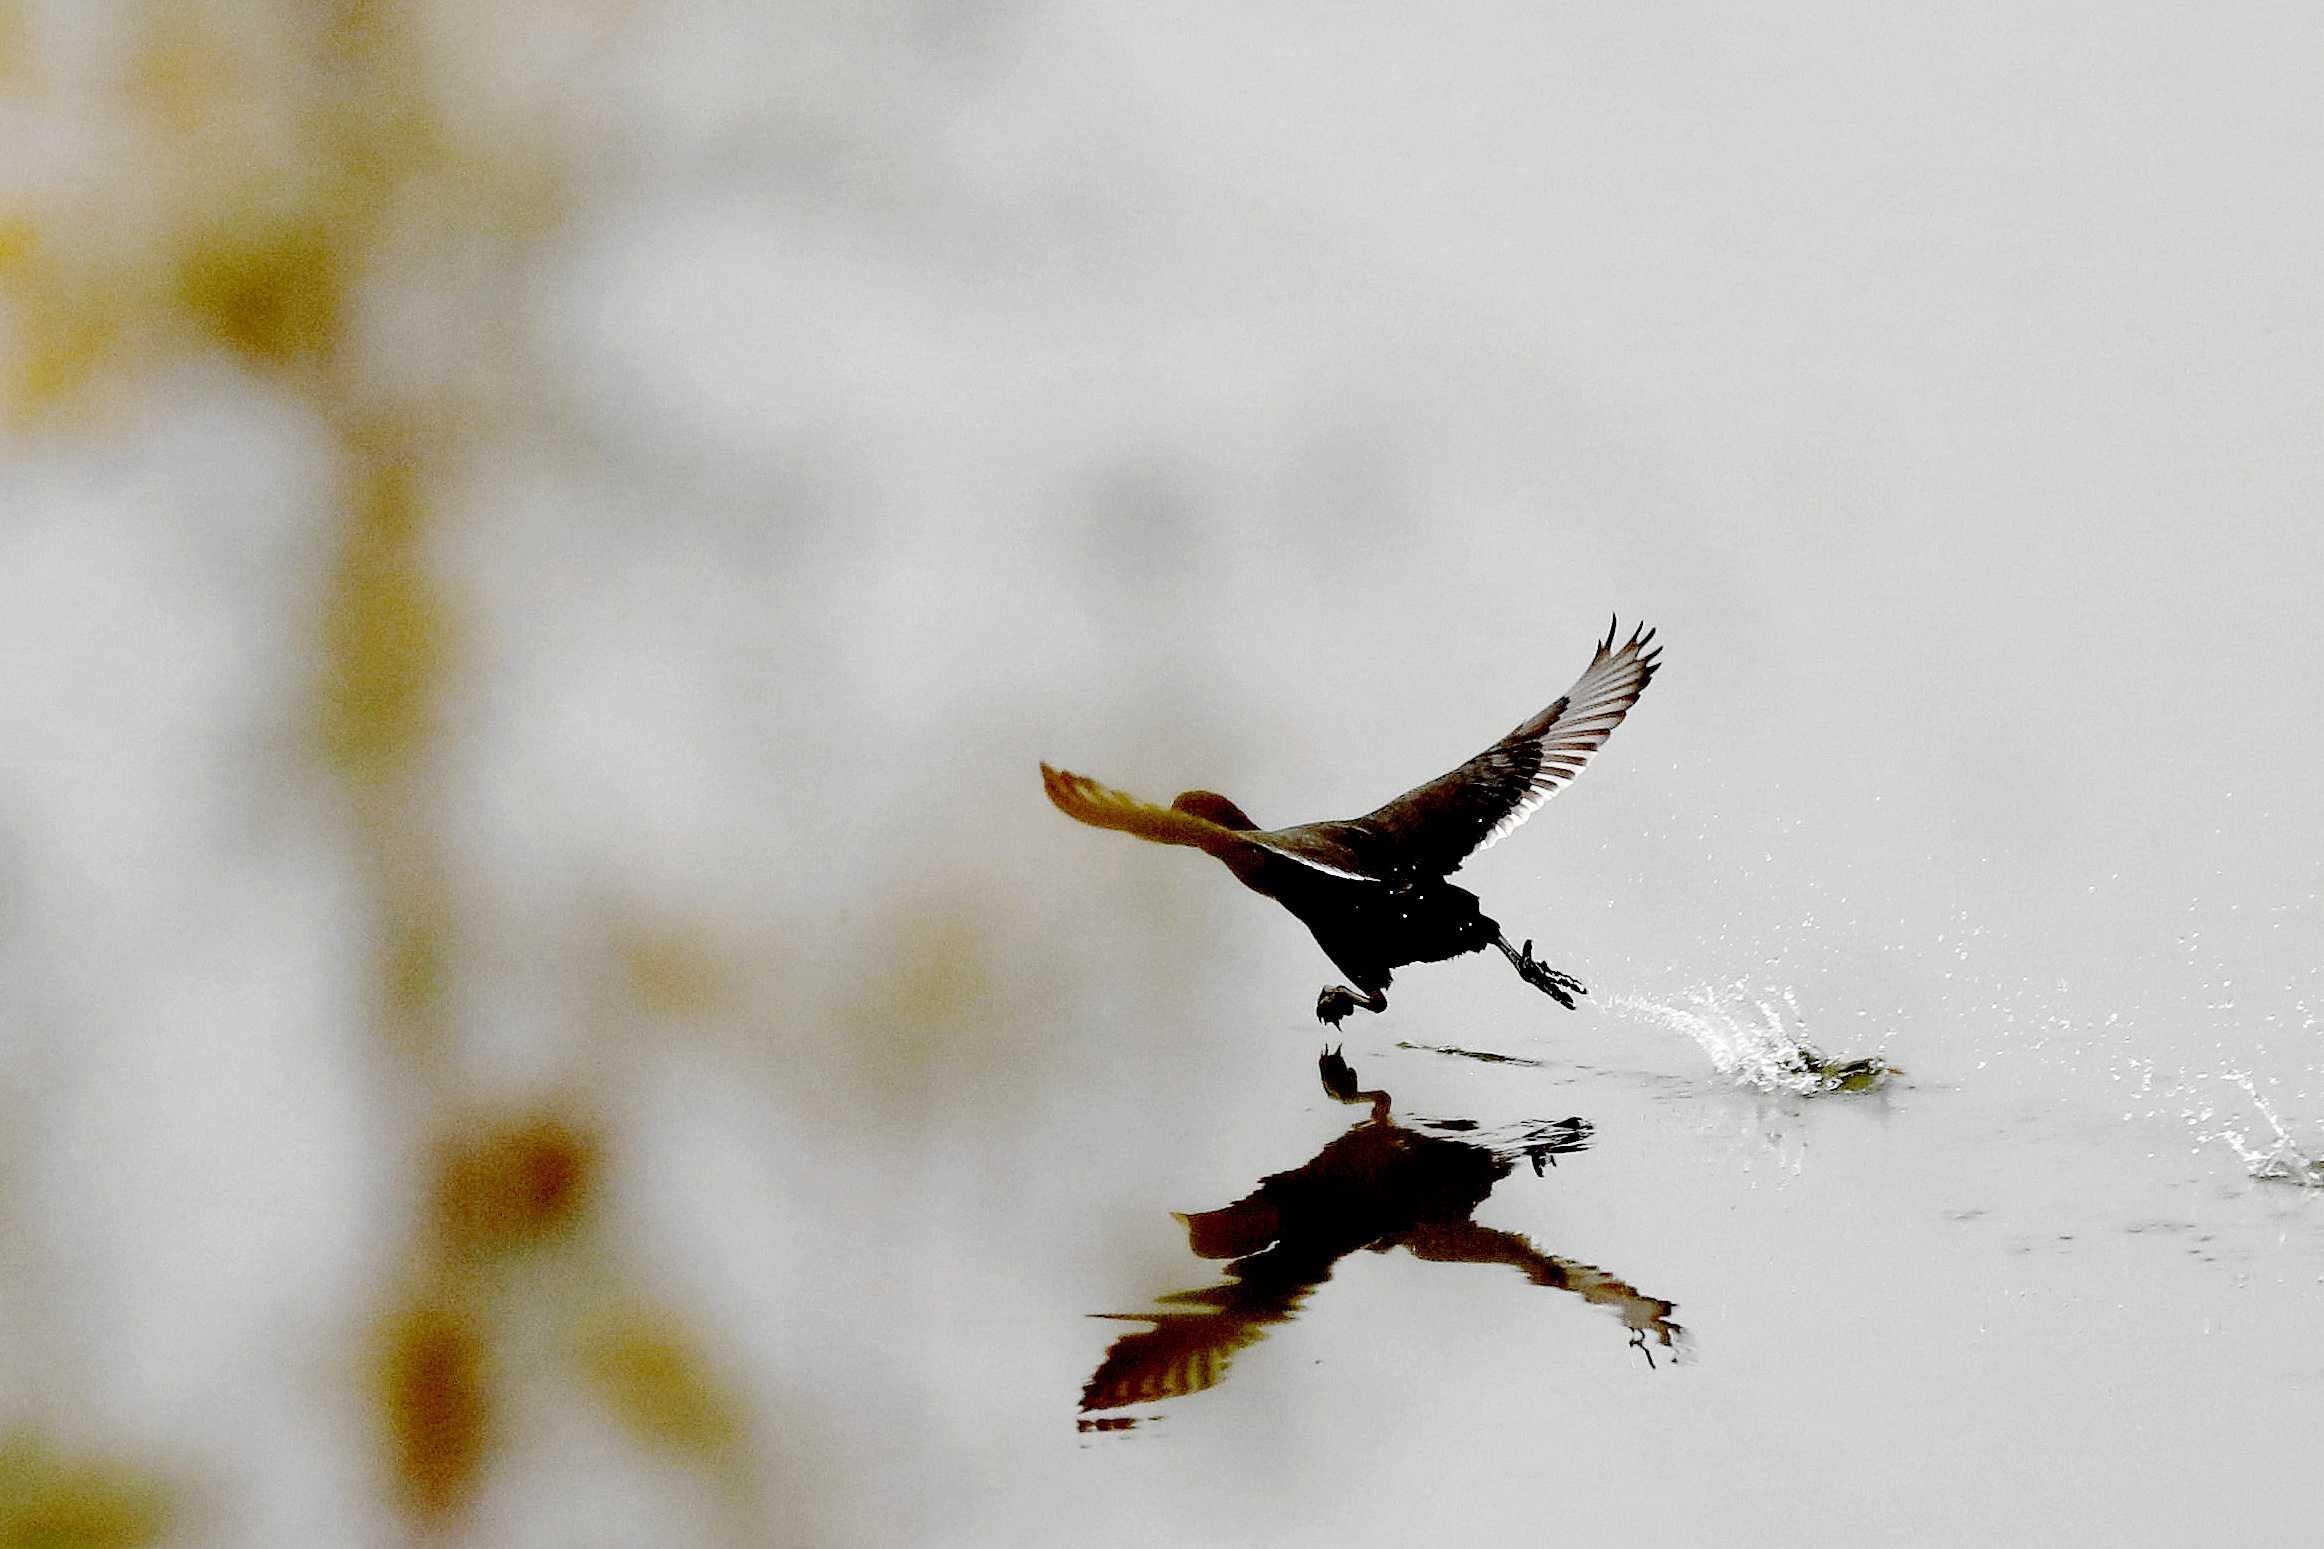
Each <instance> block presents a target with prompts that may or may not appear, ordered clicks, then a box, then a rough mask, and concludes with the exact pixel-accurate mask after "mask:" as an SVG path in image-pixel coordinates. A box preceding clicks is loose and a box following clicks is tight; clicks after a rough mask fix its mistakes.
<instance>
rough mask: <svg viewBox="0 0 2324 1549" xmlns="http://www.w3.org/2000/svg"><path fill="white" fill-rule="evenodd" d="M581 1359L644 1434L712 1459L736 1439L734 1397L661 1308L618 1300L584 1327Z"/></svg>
mask: <svg viewBox="0 0 2324 1549" xmlns="http://www.w3.org/2000/svg"><path fill="white" fill-rule="evenodd" d="M581 1364H582V1369H583V1370H584V1371H586V1372H587V1373H588V1374H589V1377H590V1380H591V1381H592V1382H593V1383H594V1384H595V1385H596V1388H597V1391H598V1393H599V1394H600V1396H602V1397H603V1398H604V1400H605V1402H606V1404H607V1406H608V1407H610V1408H611V1409H612V1410H613V1412H614V1414H615V1415H616V1416H617V1417H618V1418H619V1419H620V1420H621V1422H622V1424H624V1425H626V1426H627V1427H629V1429H630V1430H631V1431H632V1432H634V1433H635V1434H636V1435H637V1436H639V1437H640V1438H641V1439H643V1440H646V1441H650V1442H653V1443H656V1444H659V1445H662V1446H668V1447H674V1448H676V1449H677V1450H679V1451H681V1452H686V1453H690V1454H692V1455H694V1456H696V1457H699V1458H702V1459H704V1460H706V1461H716V1460H718V1459H720V1458H722V1457H724V1456H725V1455H726V1454H728V1453H729V1452H730V1451H731V1450H732V1449H733V1448H734V1446H735V1445H736V1444H737V1443H738V1442H739V1441H740V1440H741V1439H742V1428H743V1427H742V1419H741V1416H740V1414H739V1412H738V1410H737V1407H736V1405H735V1403H734V1400H733V1399H732V1398H731V1397H730V1396H729V1395H728V1393H727V1392H726V1390H725V1388H724V1385H723V1384H721V1383H720V1382H719V1381H718V1380H717V1378H716V1376H715V1374H714V1373H713V1372H712V1371H711V1369H710V1367H709V1365H708V1363H707V1362H705V1361H704V1360H703V1358H702V1354H701V1352H700V1351H699V1350H697V1349H696V1348H695V1346H694V1343H693V1341H692V1340H690V1339H689V1338H688V1337H687V1335H686V1332H685V1330H684V1329H683V1328H681V1327H680V1326H679V1324H678V1322H677V1320H676V1319H675V1318H673V1317H671V1316H670V1315H669V1314H667V1313H664V1312H661V1311H659V1310H657V1309H654V1308H650V1307H640V1306H632V1307H625V1308H622V1309H621V1310H620V1311H618V1312H617V1313H615V1314H613V1315H612V1316H609V1317H607V1318H606V1319H604V1320H603V1321H602V1322H601V1323H600V1324H599V1325H598V1326H597V1327H596V1328H594V1329H592V1330H591V1331H590V1333H589V1335H588V1337H587V1338H586V1340H585V1341H584V1342H583V1344H582V1348H581Z"/></svg>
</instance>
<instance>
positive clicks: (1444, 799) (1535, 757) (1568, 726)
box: [1356, 624, 1662, 871]
mask: <svg viewBox="0 0 2324 1549" xmlns="http://www.w3.org/2000/svg"><path fill="white" fill-rule="evenodd" d="M1617 628H1619V625H1618V624H1617V625H1615V626H1611V627H1609V628H1608V629H1607V631H1606V638H1605V639H1604V640H1603V641H1601V642H1600V643H1599V645H1598V654H1597V655H1596V656H1594V657H1592V658H1591V660H1590V666H1589V670H1588V671H1586V672H1584V673H1583V674H1582V675H1581V676H1580V677H1579V678H1577V679H1576V680H1575V681H1574V686H1573V687H1572V688H1569V689H1567V690H1566V691H1565V694H1564V695H1563V696H1562V697H1561V698H1560V699H1559V700H1558V701H1557V702H1556V703H1555V704H1553V705H1551V706H1550V707H1549V708H1548V709H1546V710H1543V711H1542V712H1541V713H1540V714H1539V715H1536V716H1534V717H1532V718H1531V719H1530V720H1528V721H1526V722H1525V723H1524V724H1523V725H1522V726H1519V727H1517V728H1516V729H1515V730H1513V731H1511V732H1510V733H1509V735H1508V736H1506V737H1503V738H1502V739H1501V740H1500V741H1499V742H1496V743H1494V744H1493V745H1492V746H1491V747H1489V748H1487V749H1486V750H1485V751H1484V752H1482V753H1479V754H1478V755H1477V756H1476V757H1475V758H1472V759H1470V760H1469V761H1468V762H1467V763H1465V764H1463V765H1461V766H1460V767H1459V768H1458V769H1455V770H1453V771H1452V772H1451V773H1450V774H1446V775H1443V776H1440V777H1439V778H1437V779H1434V780H1431V781H1429V782H1428V783H1427V784H1426V785H1421V786H1415V787H1414V788H1413V789H1411V790H1409V791H1406V792H1405V793H1404V794H1403V795H1401V796H1399V797H1397V798H1396V799H1395V800H1394V801H1392V802H1389V803H1388V804H1387V805H1386V806H1383V807H1381V808H1379V809H1378V810H1376V811H1373V812H1368V813H1366V814H1365V815H1364V816H1363V817H1360V818H1358V819H1357V820H1356V822H1357V823H1359V824H1361V825H1362V826H1364V827H1366V828H1370V829H1373V830H1375V831H1377V832H1378V833H1380V834H1381V835H1383V836H1384V837H1386V838H1387V839H1389V840H1390V841H1392V842H1393V845H1394V847H1395V849H1396V850H1397V851H1398V852H1399V854H1400V855H1402V856H1404V857H1405V858H1407V859H1408V860H1409V861H1410V862H1411V863H1414V864H1418V865H1422V866H1427V867H1433V868H1435V869H1437V870H1439V871H1451V870H1453V869H1455V868H1456V867H1458V866H1459V865H1460V864H1461V862H1462V861H1464V860H1466V859H1468V858H1469V857H1470V856H1471V855H1474V854H1475V853H1476V852H1477V851H1479V850H1482V849H1485V848H1486V847H1488V846H1489V845H1491V844H1493V843H1494V842H1495V841H1496V840H1498V839H1500V838H1501V836H1502V835H1504V834H1506V833H1508V832H1509V831H1510V830H1511V829H1513V828H1515V827H1516V826H1517V825H1518V824H1520V823H1522V822H1524V821H1525V820H1526V819H1527V818H1529V817H1531V816H1532V815H1533V814H1534V813H1535V812H1536V811H1537V810H1538V809H1539V808H1540V806H1541V804H1542V803H1543V802H1545V801H1547V800H1549V798H1550V797H1552V796H1554V795H1556V794H1557V793H1558V792H1559V791H1560V790H1562V789H1564V787H1565V785H1566V783H1567V782H1568V781H1570V780H1572V779H1573V777H1574V776H1575V775H1577V774H1579V773H1581V770H1582V766H1583V765H1584V764H1586V763H1588V762H1589V758H1590V755H1591V754H1592V753H1595V752H1597V751H1598V749H1600V748H1602V747H1604V746H1605V745H1606V739H1607V737H1609V736H1611V735H1612V734H1613V731H1614V728H1615V727H1617V726H1619V725H1621V724H1622V717H1623V716H1625V715H1627V714H1629V713H1630V707H1631V706H1632V705H1634V704H1636V703H1637V702H1638V696H1639V695H1640V694H1642V693H1644V692H1646V685H1647V684H1648V683H1650V682H1652V681H1653V679H1654V673H1655V669H1656V667H1657V666H1658V664H1659V659H1660V658H1661V656H1662V652H1661V650H1660V648H1655V649H1651V650H1650V649H1648V647H1650V646H1652V645H1653V643H1654V631H1653V630H1651V629H1649V630H1644V631H1637V630H1634V631H1632V632H1631V635H1630V638H1629V639H1628V640H1627V641H1625V642H1623V644H1622V645H1621V646H1620V647H1619V648H1617V647H1616V646H1615V644H1614V635H1615V630H1616V629H1617Z"/></svg>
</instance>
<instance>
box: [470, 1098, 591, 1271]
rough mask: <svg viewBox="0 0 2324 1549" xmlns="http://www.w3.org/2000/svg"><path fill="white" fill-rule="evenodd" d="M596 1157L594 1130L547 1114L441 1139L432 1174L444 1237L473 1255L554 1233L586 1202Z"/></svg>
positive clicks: (522, 1243) (576, 1214) (525, 1242)
mask: <svg viewBox="0 0 2324 1549" xmlns="http://www.w3.org/2000/svg"><path fill="white" fill-rule="evenodd" d="M600 1158H601V1148H600V1146H599V1143H598V1140H597V1137H596V1136H595V1135H594V1134H591V1133H590V1132H588V1131H587V1130H584V1129H582V1128H581V1127H580V1126H579V1125H578V1124H576V1123H575V1122H573V1121H571V1120H569V1119H566V1118H563V1117H560V1116H559V1115H556V1114H553V1113H534V1114H527V1115H525V1116H523V1117H521V1118H516V1119H512V1120H509V1121H507V1122H504V1123H497V1124H492V1125H489V1126H487V1127H485V1128H484V1129H483V1130H482V1131H481V1132H480V1133H478V1134H476V1135H473V1136H467V1137H461V1138H459V1139H455V1140H450V1141H447V1142H445V1143H444V1144H443V1145H442V1146H441V1147H440V1148H439V1150H438V1153H437V1157H436V1177H435V1197H436V1217H437V1221H438V1222H439V1224H440V1225H441V1226H442V1229H443V1232H444V1238H445V1240H446V1241H447V1242H448V1243H450V1244H452V1245H453V1246H454V1247H455V1248H456V1249H458V1250H459V1251H461V1252H463V1253H465V1254H468V1255H471V1256H474V1255H478V1254H482V1253H490V1252H497V1251H502V1250H506V1249H509V1248H514V1247H521V1246H523V1245H525V1244H528V1243H532V1242H537V1241H539V1240H540V1239H542V1238H544V1237H548V1236H552V1235H554V1234H556V1233H558V1232H562V1231H563V1230H565V1229H566V1228H567V1227H569V1226H571V1225H572V1224H573V1222H574V1220H575V1219H576V1218H577V1217H578V1216H579V1215H580V1213H581V1211H582V1210H583V1208H584V1207H585V1206H586V1205H587V1203H588V1201H589V1197H590V1194H591V1192H592V1190H593V1189H594V1188H595V1185H596V1181H597V1173H598V1167H599V1163H600Z"/></svg>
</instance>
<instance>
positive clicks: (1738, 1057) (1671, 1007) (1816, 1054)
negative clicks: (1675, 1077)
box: [1612, 980, 1897, 1097]
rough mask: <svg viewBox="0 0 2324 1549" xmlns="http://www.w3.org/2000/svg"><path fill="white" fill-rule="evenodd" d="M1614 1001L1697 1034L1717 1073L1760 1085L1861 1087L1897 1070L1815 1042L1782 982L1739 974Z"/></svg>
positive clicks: (1819, 1090) (1806, 1090) (1878, 1059)
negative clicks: (1762, 983)
mask: <svg viewBox="0 0 2324 1549" xmlns="http://www.w3.org/2000/svg"><path fill="white" fill-rule="evenodd" d="M1612 1005H1613V1006H1614V1008H1615V1009H1617V1010H1620V1011H1625V1012H1629V1013H1631V1014H1632V1015H1634V1016H1636V1017H1638V1018H1639V1019H1640V1020H1642V1021H1645V1022H1647V1023H1649V1024H1651V1025H1653V1026H1655V1027H1659V1028H1662V1029H1663V1030H1664V1031H1666V1032H1673V1033H1679V1034H1682V1035H1684V1036H1685V1037H1688V1038H1691V1039H1693V1040H1694V1042H1695V1044H1696V1045H1697V1046H1698V1047H1699V1048H1701V1049H1702V1051H1703V1052H1704V1053H1705V1054H1707V1055H1709V1056H1710V1060H1711V1064H1712V1066H1713V1067H1714V1068H1716V1069H1717V1070H1718V1072H1719V1074H1721V1075H1723V1076H1727V1077H1731V1078H1732V1079H1733V1080H1734V1081H1735V1082H1736V1084H1737V1085H1739V1086H1750V1087H1756V1088H1758V1089H1759V1090H1760V1091H1762V1092H1792V1093H1796V1094H1797V1095H1799V1096H1801V1097H1814V1096H1818V1095H1821V1094H1823V1093H1826V1092H1864V1091H1871V1090H1872V1089H1874V1088H1876V1087H1880V1086H1884V1085H1886V1084H1887V1081H1888V1078H1889V1077H1891V1076H1893V1075H1895V1074H1896V1073H1897V1072H1896V1068H1895V1067H1894V1066H1892V1065H1890V1064H1889V1063H1888V1061H1887V1060H1886V1059H1885V1058H1884V1057H1882V1056H1880V1055H1871V1056H1868V1057H1864V1058H1857V1059H1844V1060H1836V1059H1833V1058H1831V1057H1829V1056H1828V1055H1826V1054H1825V1053H1824V1052H1823V1051H1822V1050H1821V1049H1818V1048H1817V1047H1816V1046H1815V1045H1814V1044H1812V1043H1810V1042H1809V1041H1808V1040H1807V1038H1806V1037H1805V1036H1804V1035H1803V1034H1802V1033H1801V1032H1800V1030H1799V1029H1800V1024H1801V1023H1802V1022H1804V1021H1805V1020H1806V1019H1805V1017H1804V1016H1803V1015H1802V1014H1801V1012H1800V1008H1799V1001H1798V1000H1797V998H1796V997H1795V996H1794V995H1793V993H1792V991H1791V990H1790V989H1789V988H1785V987H1780V986H1779V987H1755V986H1753V985H1751V984H1750V983H1748V982H1747V981H1744V980H1737V981H1735V982H1734V983H1732V984H1729V985H1726V986H1723V987H1718V986H1712V985H1709V984H1705V985H1702V986H1700V987H1698V988H1696V989H1692V990H1688V991H1685V992H1684V993H1683V994H1682V995H1681V996H1680V998H1678V999H1676V1000H1657V999H1653V998H1651V997H1648V996H1644V995H1626V996H1621V997H1618V998H1616V999H1615V1000H1614V1001H1613V1002H1612Z"/></svg>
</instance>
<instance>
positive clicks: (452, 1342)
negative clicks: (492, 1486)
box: [379, 1293, 493, 1522]
mask: <svg viewBox="0 0 2324 1549" xmlns="http://www.w3.org/2000/svg"><path fill="white" fill-rule="evenodd" d="M380 1352H381V1353H380V1366H379V1393H380V1407H381V1409H382V1411H383V1415H382V1418H383V1420H384V1421H385V1425H386V1431H387V1443H388V1451H389V1459H388V1461H389V1469H390V1473H391V1475H392V1483H393V1486H394V1489H395V1492H396V1494H397V1495H398V1496H399V1497H400V1498H401V1499H402V1501H403V1503H404V1506H405V1508H406V1509H407V1510H409V1511H410V1512H411V1513H412V1515H414V1516H415V1517H418V1518H419V1519H421V1520H422V1521H426V1522H437V1521H442V1520H443V1519H445V1518H447V1517H451V1516H454V1515H457V1514H458V1513H459V1512H461V1511H462V1510H464V1509H465V1508H466V1507H467V1505H468V1504H469V1502H470V1501H472V1500H473V1499H474V1498H475V1495H476V1488H477V1485H478V1483H479V1481H480V1479H481V1477H482V1474H483V1470H484V1457H485V1452H486V1449H487V1448H488V1446H489V1445H490V1441H491V1432H492V1422H493V1415H492V1395H491V1378H490V1372H489V1370H488V1363H487V1353H486V1350H485V1345H484V1339H483V1336H482V1333H481V1332H480V1330H479V1329H478V1328H477V1326H476V1318H475V1316H474V1315H473V1313H472V1312H471V1311H470V1310H469V1309H468V1308H466V1307H464V1306H462V1305H460V1304H459V1303H458V1302H456V1301H454V1300H452V1299H451V1298H449V1297H445V1296H443V1295H441V1294H436V1293H422V1294H421V1295H420V1296H419V1297H417V1298H416V1299H415V1300H414V1301H413V1302H412V1303H411V1304H410V1305H409V1306H407V1307H405V1308H403V1309H401V1310H400V1311H398V1312H395V1313H393V1314H391V1315H390V1316H389V1317H388V1318H387V1319H386V1320H385V1322H384V1324H383V1326H382V1328H381V1330H380Z"/></svg>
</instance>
